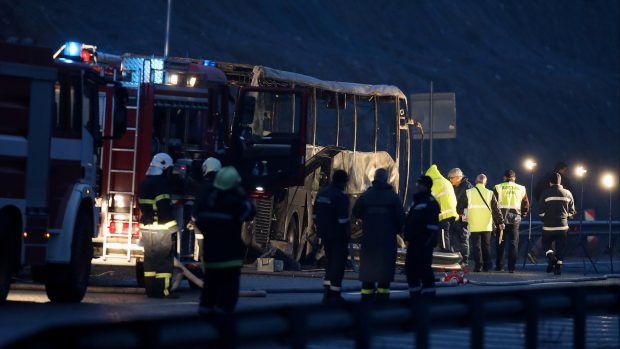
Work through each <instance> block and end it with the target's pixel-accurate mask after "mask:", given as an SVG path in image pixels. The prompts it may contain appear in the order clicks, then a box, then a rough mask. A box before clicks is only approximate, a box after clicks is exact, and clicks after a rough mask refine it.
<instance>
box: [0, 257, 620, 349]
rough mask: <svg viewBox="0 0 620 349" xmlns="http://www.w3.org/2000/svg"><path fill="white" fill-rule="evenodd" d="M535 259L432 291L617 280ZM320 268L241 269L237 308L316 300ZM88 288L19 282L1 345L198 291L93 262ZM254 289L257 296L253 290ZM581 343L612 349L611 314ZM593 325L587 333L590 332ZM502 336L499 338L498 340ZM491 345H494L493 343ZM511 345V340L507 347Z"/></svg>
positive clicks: (163, 309) (516, 338)
mask: <svg viewBox="0 0 620 349" xmlns="http://www.w3.org/2000/svg"><path fill="white" fill-rule="evenodd" d="M542 268H543V266H542V265H537V266H534V265H530V264H528V266H527V267H526V269H525V270H518V271H517V272H516V273H514V274H509V273H506V272H490V273H470V274H468V275H466V277H467V278H468V279H469V281H470V283H468V284H465V285H458V286H450V287H448V286H446V287H441V288H439V289H438V293H439V294H442V293H465V292H484V291H487V290H495V289H506V288H513V289H515V290H518V289H523V288H527V287H533V286H532V285H530V284H534V285H535V286H536V287H545V286H546V285H558V284H562V283H574V282H584V283H591V284H607V283H620V279H619V278H616V277H611V278H604V277H603V276H604V275H605V274H607V273H609V270H606V269H605V268H608V266H607V265H605V264H600V265H599V268H598V269H599V274H596V273H593V272H592V271H589V270H586V271H587V272H588V274H587V275H586V276H584V273H583V269H582V264H581V261H575V262H574V263H569V264H568V265H567V267H566V268H565V272H564V273H563V275H562V276H549V275H548V274H545V273H544V271H543V270H542ZM322 275H323V272H322V271H321V270H307V271H302V272H281V273H272V274H265V273H262V274H259V273H256V272H253V271H252V268H245V269H244V274H243V275H242V280H241V289H242V290H244V291H252V290H261V291H266V295H265V294H264V293H262V297H256V296H252V295H256V294H255V293H252V292H247V293H248V295H249V296H246V297H241V298H240V300H239V305H238V309H250V308H260V307H271V306H277V305H287V304H290V305H293V304H295V305H297V304H312V303H318V302H320V299H321V297H322V294H321V293H320V292H321V284H322V282H321V277H322ZM346 277H347V279H346V280H345V281H344V284H343V286H344V288H345V290H348V291H349V292H345V293H344V297H345V298H346V299H348V300H351V301H356V300H359V297H360V296H359V292H358V291H357V289H358V288H359V282H358V281H357V280H355V277H356V275H355V274H354V273H352V272H348V273H347V276H346ZM90 285H91V286H90V288H89V292H88V293H87V295H86V297H85V298H84V300H83V302H82V303H80V304H53V303H50V302H49V301H48V299H47V297H46V295H45V291H44V290H43V287H42V286H41V285H37V284H32V283H28V282H26V281H25V280H18V281H17V282H16V283H15V284H14V285H13V287H12V290H11V292H10V293H9V297H8V302H7V303H6V304H4V305H1V306H0V347H1V346H2V345H4V344H6V343H9V342H11V341H13V340H15V339H17V338H21V337H24V336H28V335H31V334H33V333H35V332H36V331H38V330H41V329H43V328H46V327H49V326H57V325H62V324H75V323H94V324H96V323H101V322H108V321H123V320H130V319H149V318H161V317H166V316H171V315H188V314H195V313H196V310H197V307H198V298H199V294H200V291H199V290H197V289H194V288H191V287H190V286H189V284H188V283H187V282H186V281H184V282H183V283H182V284H181V287H180V288H179V290H178V291H177V293H178V294H179V296H180V297H179V298H178V299H151V298H147V297H146V296H145V294H144V290H143V289H141V288H137V287H136V282H135V275H134V272H133V268H128V267H111V266H93V270H92V274H91V281H90ZM258 295H261V294H260V293H258ZM407 296H408V294H407V291H406V284H405V283H404V276H403V275H402V274H398V275H397V277H396V282H395V283H394V284H393V291H392V297H394V298H401V297H403V298H404V297H407ZM588 321H589V322H588V324H589V326H588V331H589V332H588V343H589V345H588V347H601V348H603V347H605V348H607V347H609V348H611V347H613V348H618V347H619V345H618V331H617V329H618V318H617V317H615V318H614V317H600V316H599V317H590V318H588ZM571 326H572V325H571V322H570V320H566V319H558V320H553V321H552V320H549V321H544V322H541V328H540V332H539V333H540V337H541V341H542V342H541V347H545V345H547V344H548V345H549V346H548V347H553V348H562V347H565V346H564V345H565V344H567V343H568V344H570V340H571V338H572V335H571V334H570V333H571V331H572V327H571ZM593 331H594V332H593ZM523 337H524V335H523V325H521V324H515V325H504V326H488V327H487V329H486V338H487V343H489V346H488V347H490V348H493V347H496V346H495V344H497V345H499V344H500V341H501V343H504V344H506V345H505V346H503V348H504V349H505V348H510V347H522V346H523ZM498 338H501V340H500V341H498V340H499V339H498ZM413 341H414V337H413V336H412V335H402V334H393V335H390V334H387V335H380V336H377V337H374V340H373V343H374V345H373V348H375V347H376V348H405V347H407V348H410V347H412V345H413ZM492 343H495V344H492ZM431 344H432V347H436V348H442V347H446V346H448V345H449V346H451V347H453V348H460V347H468V345H469V331H468V330H467V329H455V330H439V331H435V332H434V333H433V335H432V336H431ZM511 344H512V345H513V346H511ZM310 347H313V348H323V347H325V348H332V347H333V348H346V347H353V342H352V340H347V339H346V338H345V339H336V340H330V341H319V342H313V343H312V345H311V346H310Z"/></svg>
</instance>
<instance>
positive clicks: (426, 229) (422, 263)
mask: <svg viewBox="0 0 620 349" xmlns="http://www.w3.org/2000/svg"><path fill="white" fill-rule="evenodd" d="M416 186H417V189H418V191H417V193H416V194H414V195H413V203H412V205H411V208H410V209H409V212H408V213H407V218H406V221H405V241H406V242H407V255H406V257H405V274H406V275H407V284H408V285H409V295H410V296H411V297H412V298H415V297H417V296H419V295H426V296H434V295H435V273H433V268H432V264H433V250H434V248H435V245H436V244H437V235H438V231H439V219H438V218H439V212H440V209H439V204H438V203H437V201H436V200H435V198H434V197H433V195H432V194H431V188H432V187H433V180H432V179H431V178H430V177H429V176H422V177H420V178H419V179H418V181H417V183H416Z"/></svg>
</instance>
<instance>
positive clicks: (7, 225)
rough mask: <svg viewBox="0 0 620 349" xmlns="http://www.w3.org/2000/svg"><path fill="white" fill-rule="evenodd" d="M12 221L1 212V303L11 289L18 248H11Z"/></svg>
mask: <svg viewBox="0 0 620 349" xmlns="http://www.w3.org/2000/svg"><path fill="white" fill-rule="evenodd" d="M11 226H12V225H11V220H10V219H9V216H8V214H6V212H0V303H3V302H4V301H5V300H6V296H7V295H8V293H9V288H10V287H11V277H12V275H13V262H14V258H15V257H14V255H13V253H14V252H13V251H15V249H16V247H15V246H11V245H12V243H11V234H12V233H13V229H11Z"/></svg>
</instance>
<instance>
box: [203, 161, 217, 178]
mask: <svg viewBox="0 0 620 349" xmlns="http://www.w3.org/2000/svg"><path fill="white" fill-rule="evenodd" d="M221 168H222V163H221V162H220V160H218V159H216V158H207V160H205V161H204V162H203V163H202V174H203V175H204V176H206V175H207V173H209V172H217V171H219V170H220V169H221Z"/></svg>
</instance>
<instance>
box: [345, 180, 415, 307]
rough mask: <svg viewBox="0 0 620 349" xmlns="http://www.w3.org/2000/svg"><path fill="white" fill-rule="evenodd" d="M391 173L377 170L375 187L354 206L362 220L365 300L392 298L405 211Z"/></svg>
mask: <svg viewBox="0 0 620 349" xmlns="http://www.w3.org/2000/svg"><path fill="white" fill-rule="evenodd" d="M388 176H389V174H388V171H387V170H386V169H383V168H379V169H377V170H376V171H375V177H374V180H373V182H372V186H371V187H370V188H368V190H366V191H365V192H364V193H363V194H362V195H361V196H360V197H359V198H358V199H357V201H356V202H355V205H354V206H353V213H352V215H353V217H355V218H358V219H361V220H362V232H363V235H362V238H361V250H360V269H359V270H360V271H359V279H360V281H361V282H362V291H361V293H362V300H364V301H367V300H368V301H369V300H373V299H374V298H375V297H376V299H377V301H385V300H387V299H389V297H390V282H392V281H393V280H394V271H395V267H396V251H397V245H396V235H397V234H400V233H401V232H402V228H403V224H404V222H405V212H404V210H403V206H402V203H401V201H400V198H399V197H398V195H397V194H396V192H395V191H394V188H393V187H392V186H391V185H389V184H388Z"/></svg>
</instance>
